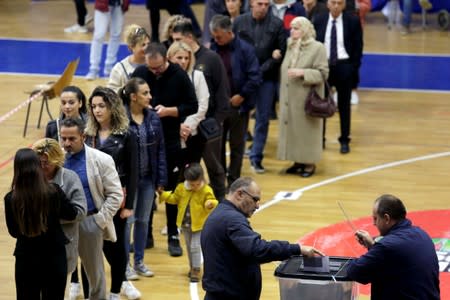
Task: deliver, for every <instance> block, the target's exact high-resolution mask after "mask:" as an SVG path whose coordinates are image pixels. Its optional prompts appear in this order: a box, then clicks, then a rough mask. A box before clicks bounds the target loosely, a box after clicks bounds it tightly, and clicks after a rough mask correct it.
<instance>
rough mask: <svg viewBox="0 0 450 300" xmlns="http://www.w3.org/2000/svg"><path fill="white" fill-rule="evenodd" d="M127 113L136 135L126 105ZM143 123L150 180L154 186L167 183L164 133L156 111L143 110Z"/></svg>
mask: <svg viewBox="0 0 450 300" xmlns="http://www.w3.org/2000/svg"><path fill="white" fill-rule="evenodd" d="M126 108H127V114H128V118H129V120H130V129H131V130H132V131H133V132H134V133H135V134H136V135H138V129H137V126H138V125H137V124H136V123H135V122H134V121H133V118H132V117H131V113H130V110H129V108H128V107H126ZM144 124H145V126H146V127H147V129H148V130H147V145H148V156H149V161H150V167H151V172H152V173H151V175H152V182H153V184H154V185H155V186H165V185H167V162H166V150H165V146H164V133H163V129H162V125H161V120H160V119H159V117H158V115H157V114H156V112H154V111H152V110H149V109H145V110H144ZM138 146H140V145H138Z"/></svg>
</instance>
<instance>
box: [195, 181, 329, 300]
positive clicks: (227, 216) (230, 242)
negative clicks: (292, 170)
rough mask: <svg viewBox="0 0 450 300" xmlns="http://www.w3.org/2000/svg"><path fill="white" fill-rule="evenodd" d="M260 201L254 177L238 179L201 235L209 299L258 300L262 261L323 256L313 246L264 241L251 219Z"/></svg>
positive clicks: (205, 287) (210, 216) (204, 278)
mask: <svg viewBox="0 0 450 300" xmlns="http://www.w3.org/2000/svg"><path fill="white" fill-rule="evenodd" d="M260 200H261V189H260V188H259V186H258V184H257V183H256V182H255V181H254V180H253V179H252V178H250V177H241V178H238V179H237V180H236V181H234V182H233V184H232V185H231V186H230V192H229V193H228V198H227V200H224V201H223V202H221V203H219V205H218V206H217V207H216V208H215V209H214V210H213V211H212V212H211V214H210V215H209V217H208V219H207V220H206V222H205V224H204V226H203V230H202V235H201V245H202V252H203V258H204V275H203V289H204V290H205V291H206V296H205V300H225V299H227V300H228V299H234V300H257V299H259V296H260V294H261V267H260V265H261V264H263V263H267V262H271V261H274V260H285V259H288V258H289V257H290V256H292V255H299V254H302V255H305V256H313V255H323V254H322V253H321V252H320V251H319V250H316V249H314V248H313V247H310V246H305V245H299V244H290V243H289V242H287V241H278V240H271V241H266V240H263V239H262V238H261V235H260V234H259V233H257V232H255V231H253V229H252V227H251V226H250V223H249V221H248V220H247V218H250V217H251V216H252V215H253V213H254V212H255V211H256V210H257V209H258V208H259V202H260Z"/></svg>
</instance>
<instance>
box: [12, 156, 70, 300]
mask: <svg viewBox="0 0 450 300" xmlns="http://www.w3.org/2000/svg"><path fill="white" fill-rule="evenodd" d="M77 212H78V211H77V209H76V207H75V205H73V204H71V203H70V202H69V200H68V199H67V198H66V196H65V194H64V192H63V191H62V190H61V189H60V188H59V186H57V185H55V184H50V183H48V182H47V179H46V178H45V176H44V173H43V171H42V168H41V162H40V159H39V157H38V155H37V154H36V153H35V152H34V151H33V150H31V149H28V148H24V149H19V150H18V151H17V153H16V156H15V158H14V178H13V181H12V185H11V191H10V192H9V193H8V194H6V196H5V218H6V225H7V227H8V232H9V234H10V235H11V236H12V237H14V238H16V239H17V241H16V248H15V250H14V256H15V257H16V264H15V281H16V295H17V299H18V300H34V299H42V300H44V299H48V300H50V299H51V300H63V299H64V290H65V287H66V278H67V260H66V248H65V244H66V243H67V242H68V240H67V238H66V236H65V235H64V233H63V231H62V228H61V224H60V219H65V220H74V219H75V217H76V216H77Z"/></svg>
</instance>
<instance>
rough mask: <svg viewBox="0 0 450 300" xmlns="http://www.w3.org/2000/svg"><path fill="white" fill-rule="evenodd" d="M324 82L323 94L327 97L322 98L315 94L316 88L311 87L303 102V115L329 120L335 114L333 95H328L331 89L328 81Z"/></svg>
mask: <svg viewBox="0 0 450 300" xmlns="http://www.w3.org/2000/svg"><path fill="white" fill-rule="evenodd" d="M324 82H325V94H327V90H328V96H326V97H324V98H322V97H320V96H319V94H318V93H317V92H316V86H312V87H311V89H310V91H309V93H308V96H307V97H306V101H305V113H306V114H307V115H308V116H310V117H314V118H330V117H332V116H333V115H334V113H335V112H336V103H335V102H334V100H333V95H332V94H331V93H330V91H331V89H330V86H329V84H328V81H327V80H326V79H324Z"/></svg>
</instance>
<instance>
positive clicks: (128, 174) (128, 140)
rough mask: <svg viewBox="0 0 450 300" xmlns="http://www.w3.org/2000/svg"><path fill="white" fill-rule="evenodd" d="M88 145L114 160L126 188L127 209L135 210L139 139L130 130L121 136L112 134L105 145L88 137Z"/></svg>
mask: <svg viewBox="0 0 450 300" xmlns="http://www.w3.org/2000/svg"><path fill="white" fill-rule="evenodd" d="M85 143H86V145H88V146H91V147H92V148H95V149H98V150H100V151H102V152H105V153H107V154H109V155H111V157H112V158H113V160H114V163H115V164H116V170H117V173H118V174H119V178H120V182H121V184H122V187H125V188H126V197H125V208H128V209H133V205H134V199H135V196H136V190H137V184H138V170H139V169H138V165H137V157H138V155H137V151H138V150H137V149H138V148H137V138H136V135H135V134H134V132H132V131H131V130H128V131H127V132H125V133H123V134H121V133H117V134H111V135H110V136H109V137H108V138H107V139H106V140H105V141H104V142H103V144H100V141H99V138H98V136H97V137H92V136H86V141H85Z"/></svg>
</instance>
